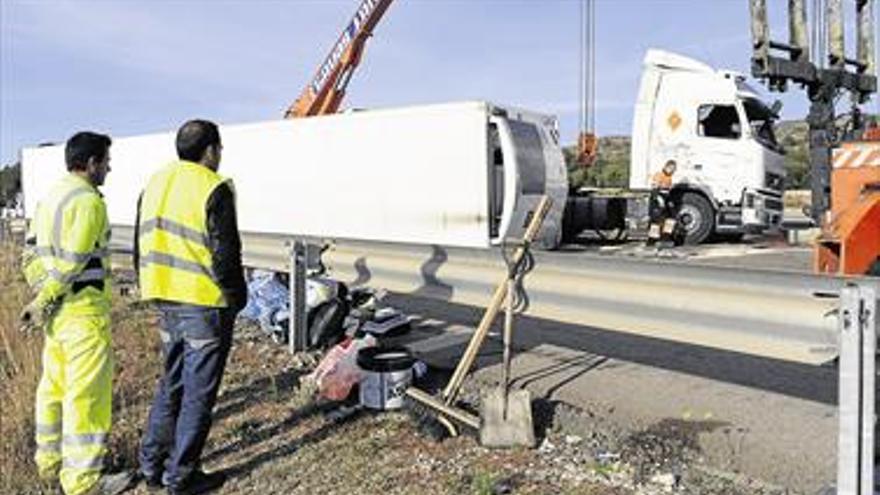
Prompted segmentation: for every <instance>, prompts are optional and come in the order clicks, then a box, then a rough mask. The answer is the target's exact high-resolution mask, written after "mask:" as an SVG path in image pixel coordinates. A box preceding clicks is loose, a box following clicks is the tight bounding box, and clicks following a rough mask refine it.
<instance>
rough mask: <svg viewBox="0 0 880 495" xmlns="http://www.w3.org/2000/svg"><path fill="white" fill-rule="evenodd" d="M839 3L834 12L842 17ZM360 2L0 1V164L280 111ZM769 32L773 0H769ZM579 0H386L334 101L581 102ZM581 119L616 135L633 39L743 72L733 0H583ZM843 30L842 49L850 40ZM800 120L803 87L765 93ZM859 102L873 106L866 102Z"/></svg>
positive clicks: (781, 20)
mask: <svg viewBox="0 0 880 495" xmlns="http://www.w3.org/2000/svg"><path fill="white" fill-rule="evenodd" d="M852 1H853V0H849V1H848V2H847V8H846V12H847V15H849V14H851V13H852V12H853V8H852V7H851V4H852ZM359 3H360V0H0V165H2V164H6V165H8V164H11V163H13V162H15V161H16V159H17V156H18V152H19V149H20V148H21V147H25V146H33V145H36V144H39V143H44V142H63V141H64V140H66V139H67V138H68V137H69V136H70V135H72V134H73V133H75V132H77V131H79V130H84V129H90V130H97V131H100V132H105V133H109V134H110V135H111V136H119V137H121V136H130V135H137V134H145V133H151V132H160V131H167V130H171V129H175V128H177V127H178V126H179V125H180V124H181V123H182V122H184V121H186V120H187V119H190V118H195V117H199V118H208V119H211V120H215V121H217V122H219V123H221V124H235V123H245V122H254V121H263V120H273V119H278V118H281V116H282V114H283V111H284V110H285V109H286V108H287V106H288V105H289V104H290V103H291V102H292V101H293V100H294V99H295V98H296V97H297V96H298V95H299V93H300V91H301V90H302V88H303V87H305V85H306V84H307V83H308V81H309V80H310V79H311V77H312V75H313V74H314V72H315V71H316V69H317V67H318V65H319V64H320V63H321V61H322V60H323V59H324V57H325V55H326V54H327V52H328V51H329V50H330V47H331V45H332V44H333V43H334V42H335V41H336V39H337V37H338V36H339V33H340V31H341V30H342V29H343V27H344V26H345V25H346V24H347V23H348V21H349V19H350V18H351V17H352V15H353V14H354V11H355V9H356V7H357V6H358V5H359ZM768 3H769V4H771V5H770V9H771V10H770V19H771V31H772V33H773V38H775V39H780V40H782V39H784V38H785V37H786V35H785V33H786V31H785V27H784V25H785V17H784V12H783V11H782V10H780V9H781V8H784V5H785V4H786V3H787V2H785V1H784V0H770V1H769V2H768ZM579 6H580V0H396V1H395V2H394V3H393V4H392V5H391V7H390V9H389V10H388V12H387V13H386V15H385V17H384V18H383V19H382V21H381V22H380V24H379V25H378V27H377V28H376V30H375V35H374V36H373V38H372V39H371V40H370V41H369V43H368V45H367V51H366V54H365V57H364V59H363V61H362V63H361V66H360V67H359V68H358V71H357V73H356V74H355V76H354V78H353V80H352V82H351V84H350V85H349V89H348V95H347V97H346V100H345V102H344V103H343V106H344V107H346V108H379V107H393V106H406V105H414V104H424V103H437V102H447V101H459V100H472V99H481V100H488V101H492V102H496V103H501V104H510V105H517V106H522V107H525V108H528V109H531V110H536V111H541V112H546V113H552V114H555V115H558V116H559V119H560V127H561V131H562V136H563V139H564V140H565V141H567V142H573V141H574V139H575V136H576V135H577V132H578V128H579V127H578V125H579V118H578V116H579V108H580V96H579V94H580V90H579V88H580V85H581V82H580V57H581V55H580V48H579V47H580V41H579V33H580V18H579V9H580V7H579ZM596 24H597V27H596V70H595V78H596V105H597V108H596V115H595V120H596V130H597V133H598V134H599V135H612V134H614V135H619V134H629V132H630V125H631V119H632V106H633V102H634V100H635V96H636V92H637V89H638V83H639V76H640V70H641V61H642V58H643V56H644V53H645V50H646V49H648V48H652V47H654V48H662V49H665V50H670V51H674V52H678V53H681V54H684V55H688V56H691V57H694V58H696V59H698V60H701V61H703V62H706V63H708V64H710V65H712V66H715V67H718V68H726V69H733V70H737V71H740V72H743V73H748V72H749V58H750V55H751V53H750V42H749V13H748V0H596ZM848 41H849V45H850V47H851V45H852V42H851V40H848ZM774 98H779V99H781V100H782V101H783V103H784V104H785V106H784V110H783V118H787V119H798V118H803V117H804V116H805V115H806V112H807V102H806V96H805V95H804V92H803V91H800V90H796V91H789V93H787V94H784V95H778V94H775V95H769V96H768V99H771V100H772V99H774ZM870 108H873V109H874V110H875V111H876V110H877V109H880V106H878V104H877V100H876V98H875V100H873V101H872V102H871V104H870Z"/></svg>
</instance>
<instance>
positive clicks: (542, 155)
mask: <svg viewBox="0 0 880 495" xmlns="http://www.w3.org/2000/svg"><path fill="white" fill-rule="evenodd" d="M774 118H775V112H774V111H773V110H771V109H770V108H769V107H768V106H766V105H765V104H764V103H762V102H761V100H760V99H759V97H758V94H757V93H756V92H754V91H753V90H751V89H750V88H749V87H748V86H747V85H746V84H745V82H744V78H743V77H742V76H739V75H736V74H734V73H731V72H725V71H715V70H713V69H711V68H710V67H708V66H706V65H704V64H701V63H700V62H697V61H694V60H691V59H688V58H685V57H682V56H679V55H675V54H671V53H668V52H662V51H658V50H650V51H649V52H648V54H647V56H646V57H645V67H644V72H643V75H642V82H641V87H640V90H639V95H638V100H637V102H636V106H635V116H634V119H633V138H632V154H631V164H630V187H631V190H630V191H628V192H627V194H623V195H621V194H609V193H608V192H605V191H586V192H584V191H581V192H578V193H575V194H572V195H570V194H569V190H568V178H567V173H566V167H565V162H564V158H563V153H562V149H561V146H560V143H559V132H558V129H557V124H556V119H555V118H554V117H552V116H547V115H541V114H538V113H534V112H528V111H525V110H521V109H517V108H512V107H507V106H502V105H493V104H490V103H485V102H464V103H448V104H439V105H428V106H417V107H406V108H397V109H384V110H370V111H356V112H349V113H345V114H336V115H330V116H322V117H312V118H308V119H293V120H285V121H271V122H262V123H256V124H244V125H229V126H224V127H223V128H222V129H221V134H222V137H223V145H224V154H223V163H222V164H221V169H220V172H221V173H222V174H225V175H228V176H230V177H232V178H233V179H234V182H235V187H236V190H237V197H238V208H239V217H240V221H239V222H240V227H241V229H242V230H243V231H245V232H250V233H255V234H257V233H265V234H290V235H296V236H303V237H325V238H338V239H353V240H365V241H387V242H404V243H418V244H435V245H443V246H450V247H454V246H457V247H489V246H491V245H494V244H498V243H499V242H500V241H501V240H503V239H505V238H511V237H519V235H520V234H521V233H522V231H523V229H524V227H525V224H526V221H527V219H528V216H529V214H530V213H531V211H532V209H533V208H534V206H535V205H536V203H537V201H538V199H539V198H540V196H541V195H543V194H547V195H549V196H550V197H551V199H553V209H552V211H551V212H550V214H549V215H548V216H547V219H546V220H545V223H544V226H543V228H542V230H541V232H540V234H539V236H538V241H539V243H540V245H541V246H543V247H544V248H548V249H552V248H555V247H557V246H558V245H559V244H560V242H562V241H563V240H564V239H565V238H573V237H576V236H577V235H578V234H580V233H581V232H583V231H584V230H586V229H611V228H626V227H627V225H632V224H633V223H638V222H636V221H635V220H634V218H633V217H634V216H636V215H641V216H643V215H644V212H645V211H646V208H644V206H643V205H642V207H638V205H637V203H639V202H641V203H645V201H646V198H647V195H646V194H642V193H644V192H646V191H647V189H648V188H649V181H650V177H651V175H652V174H653V173H654V172H656V171H657V170H659V168H661V167H662V166H663V164H664V163H665V162H666V161H667V160H669V159H674V160H676V161H677V163H678V172H677V173H676V174H675V176H674V187H673V194H674V195H675V196H676V198H677V199H678V200H679V202H680V204H681V209H680V214H679V218H680V221H681V223H682V224H683V226H684V227H685V229H686V233H687V241H688V242H689V243H694V244H696V243H700V242H703V241H704V240H706V239H707V238H709V236H711V235H712V234H716V233H722V234H723V233H733V234H736V233H741V232H745V231H747V230H751V231H761V230H765V229H768V228H773V227H776V226H778V225H779V223H780V221H781V219H782V189H783V180H784V171H783V165H782V150H781V149H780V147H779V146H778V145H777V143H776V141H775V138H774V135H773V120H774ZM111 155H112V157H113V161H112V168H113V171H112V172H111V174H110V176H109V179H108V180H107V184H106V185H105V186H104V193H105V196H106V198H107V203H108V207H109V211H110V216H111V222H112V223H113V224H114V225H117V226H121V227H122V226H130V225H132V223H133V222H134V216H135V202H136V198H137V196H138V194H139V193H140V190H141V188H142V187H143V186H144V184H146V181H147V178H148V177H149V175H150V174H151V173H152V172H153V171H155V170H156V169H157V168H158V167H161V166H162V165H164V164H166V163H168V162H170V161H172V160H174V158H175V151H174V133H173V132H169V133H162V134H151V135H146V136H136V137H127V138H117V139H115V140H114V144H113V147H112V149H111ZM63 156H64V153H63V146H61V145H57V146H44V147H37V148H25V149H24V150H22V184H23V188H24V192H25V209H26V214H27V216H31V215H32V214H33V211H34V206H35V203H36V201H37V200H39V198H41V197H42V196H43V195H44V194H45V193H46V191H47V190H48V188H49V186H50V185H51V184H52V183H53V182H54V181H55V180H56V179H57V178H58V177H59V176H61V175H62V174H63V173H64V168H63Z"/></svg>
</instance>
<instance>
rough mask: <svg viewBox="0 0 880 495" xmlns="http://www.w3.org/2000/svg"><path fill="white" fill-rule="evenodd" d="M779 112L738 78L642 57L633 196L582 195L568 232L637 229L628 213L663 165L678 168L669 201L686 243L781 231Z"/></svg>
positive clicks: (681, 61) (653, 55)
mask: <svg viewBox="0 0 880 495" xmlns="http://www.w3.org/2000/svg"><path fill="white" fill-rule="evenodd" d="M778 110H779V109H778V108H771V106H768V105H766V104H765V103H763V102H762V101H761V98H760V96H759V94H758V93H757V92H756V91H755V90H753V89H752V88H751V87H749V85H748V84H746V82H745V76H743V75H740V74H737V73H734V72H730V71H724V70H714V69H713V68H711V67H709V66H708V65H706V64H703V63H701V62H698V61H696V60H693V59H690V58H687V57H684V56H681V55H677V54H674V53H670V52H665V51H661V50H654V49H652V50H648V52H647V54H646V55H645V59H644V67H643V71H642V79H641V85H640V87H639V94H638V97H637V100H636V104H635V111H634V115H633V123H632V149H631V153H630V169H629V187H630V190H629V191H627V194H619V193H609V192H606V191H601V190H599V191H595V190H594V191H582V192H581V193H580V194H579V195H578V196H579V197H575V198H573V207H572V208H570V210H569V212H568V214H567V215H566V219H567V222H566V223H567V224H568V227H567V229H566V230H567V232H568V233H569V234H576V233H578V232H580V231H581V230H584V229H623V228H627V227H628V226H631V225H632V224H633V223H637V224H641V223H640V222H638V221H637V219H635V218H634V215H637V214H638V212H644V211H646V208H644V207H643V206H642V207H636V204H635V203H638V202H639V201H644V200H645V197H646V195H644V194H641V195H640V194H638V193H639V192H644V191H647V190H648V189H650V187H651V184H650V182H651V177H652V176H653V174H654V173H655V172H657V171H658V170H660V169H661V168H662V167H663V165H664V164H665V163H666V161H667V160H675V161H676V163H677V165H678V170H677V172H676V173H675V175H674V176H673V189H672V194H673V196H674V197H675V199H676V200H677V202H678V203H679V205H680V209H679V222H680V223H681V224H682V226H683V227H684V230H685V233H686V242H687V243H689V244H699V243H701V242H703V241H705V240H706V239H708V238H709V237H710V236H712V235H713V234H721V235H725V234H727V235H734V236H735V235H739V234H742V233H745V232H762V231H765V230H768V229H773V228H778V227H779V225H780V223H781V221H782V213H783V203H782V193H783V188H784V181H785V170H784V168H783V155H784V151H783V150H782V148H781V147H780V146H779V144H778V143H777V142H776V138H775V135H774V121H775V119H777V113H778Z"/></svg>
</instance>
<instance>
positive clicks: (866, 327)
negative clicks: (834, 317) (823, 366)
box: [837, 282, 880, 495]
mask: <svg viewBox="0 0 880 495" xmlns="http://www.w3.org/2000/svg"><path fill="white" fill-rule="evenodd" d="M878 296H880V289H878V286H877V284H874V283H865V282H863V283H855V284H849V285H847V286H846V287H844V288H843V289H841V293H840V312H839V314H838V328H839V330H840V386H839V389H838V390H839V391H838V394H839V395H838V401H839V406H838V407H839V418H840V431H839V436H838V444H837V445H838V448H837V457H838V467H837V493H838V494H839V495H844V494H846V495H854V494H858V495H872V494H873V493H874V451H875V445H874V444H875V438H874V436H875V430H874V429H875V423H876V410H875V407H876V404H875V398H876V397H875V373H876V364H877V363H876V356H877V335H878V333H880V318H878V316H877V310H878V306H880V304H878V301H877V298H878Z"/></svg>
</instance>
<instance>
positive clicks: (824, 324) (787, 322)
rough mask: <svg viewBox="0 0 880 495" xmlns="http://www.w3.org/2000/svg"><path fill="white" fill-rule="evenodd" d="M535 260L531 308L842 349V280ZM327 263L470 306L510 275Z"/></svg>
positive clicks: (803, 358)
mask: <svg viewBox="0 0 880 495" xmlns="http://www.w3.org/2000/svg"><path fill="white" fill-rule="evenodd" d="M113 233H114V236H113V237H114V245H116V246H117V247H119V248H124V247H125V246H130V245H131V244H130V237H131V229H127V231H126V229H124V228H117V227H114V232H113ZM290 239H291V237H290V236H285V235H264V234H260V235H252V234H245V235H243V242H244V258H245V264H247V265H248V266H253V267H260V268H267V269H272V270H278V271H285V272H286V271H288V270H289V267H290V265H289V262H290V248H289V247H288V242H289V240H290ZM535 260H536V267H535V270H534V271H533V272H532V273H531V274H529V276H528V277H527V280H526V288H527V290H528V294H529V298H530V302H531V304H530V307H529V309H528V312H527V313H526V314H527V316H531V317H536V318H542V319H546V320H553V321H559V322H564V323H567V324H574V325H582V326H587V327H592V328H598V329H602V330H609V331H616V332H624V333H629V334H636V335H640V336H645V337H652V338H657V339H663V340H671V341H677V342H682V343H687V344H692V345H701V346H707V347H712V348H718V349H723V350H727V351H733V352H741V353H746V354H750V355H756V356H764V357H770V358H775V359H783V360H789V361H796V362H802V363H809V364H821V363H825V362H828V361H830V360H832V359H834V358H835V357H836V355H837V348H838V337H837V317H836V308H837V305H838V302H837V300H836V299H834V298H828V297H817V295H816V294H817V293H825V294H837V293H838V291H839V290H840V288H841V287H842V286H843V285H844V283H845V279H842V278H834V277H825V276H815V275H810V274H802V273H790V272H775V271H763V270H745V269H741V268H719V267H714V266H713V267H707V266H698V265H694V264H690V263H688V264H685V263H681V262H674V261H645V260H633V259H624V258H614V257H610V256H602V255H588V254H584V253H564V252H537V253H535ZM322 261H323V263H324V265H325V266H326V268H327V275H328V276H330V277H332V278H335V279H337V280H340V281H342V282H345V283H347V284H349V285H350V286H359V285H367V286H372V287H377V288H378V287H381V288H384V289H388V290H391V291H394V292H398V293H401V294H409V295H415V296H422V297H429V298H434V299H439V300H442V301H447V302H452V303H460V304H467V305H473V306H484V305H485V304H486V303H487V302H488V301H489V299H490V297H491V294H492V290H493V289H494V287H495V285H497V284H498V283H499V282H500V281H501V280H502V278H503V277H504V274H505V268H504V264H503V261H502V258H501V255H500V252H499V251H498V250H496V249H491V250H481V249H466V248H444V247H439V246H423V245H403V244H389V243H380V242H363V241H344V240H336V241H333V243H332V244H331V247H330V249H328V250H327V251H326V252H325V253H324V254H323V256H322ZM868 283H873V280H868ZM878 283H880V282H878Z"/></svg>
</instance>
